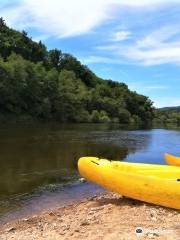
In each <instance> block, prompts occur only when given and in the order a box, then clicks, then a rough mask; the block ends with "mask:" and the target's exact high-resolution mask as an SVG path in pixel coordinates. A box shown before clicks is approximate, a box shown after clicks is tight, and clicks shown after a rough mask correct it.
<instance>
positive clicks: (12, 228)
mask: <svg viewBox="0 0 180 240" xmlns="http://www.w3.org/2000/svg"><path fill="white" fill-rule="evenodd" d="M15 230H16V228H15V227H10V228H8V229H7V230H6V232H12V231H15Z"/></svg>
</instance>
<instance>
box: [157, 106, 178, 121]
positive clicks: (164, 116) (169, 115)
mask: <svg viewBox="0 0 180 240" xmlns="http://www.w3.org/2000/svg"><path fill="white" fill-rule="evenodd" d="M153 122H154V124H158V125H174V126H180V107H172V108H170V107H169V108H162V109H157V110H156V111H155V118H154V121H153Z"/></svg>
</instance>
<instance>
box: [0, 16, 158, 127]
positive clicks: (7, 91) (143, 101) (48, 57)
mask: <svg viewBox="0 0 180 240" xmlns="http://www.w3.org/2000/svg"><path fill="white" fill-rule="evenodd" d="M153 116H154V108H153V103H152V102H151V100H150V99H149V98H148V97H146V96H143V95H140V94H138V93H136V92H132V91H130V90H129V89H128V86H127V85H126V84H124V83H119V82H115V81H112V80H103V79H101V78H99V77H98V76H96V75H95V74H94V73H93V72H92V71H91V70H90V69H89V68H88V67H87V66H85V65H82V64H81V62H80V61H78V60H77V59H76V58H75V57H74V56H72V55H70V54H66V53H62V52H61V51H60V50H58V49H52V50H50V51H48V50H47V48H46V46H45V45H44V44H43V43H42V42H41V41H40V42H35V41H32V39H31V38H29V37H28V34H27V33H26V32H25V31H22V32H19V31H16V30H14V29H11V28H9V27H8V26H7V25H6V23H5V21H4V20H3V19H2V18H0V121H3V120H7V119H15V120H18V119H21V120H25V121H26V120H28V119H37V120H56V121H59V122H95V123H102V122H115V123H123V124H124V123H126V124H129V123H136V124H150V123H151V122H152V120H153Z"/></svg>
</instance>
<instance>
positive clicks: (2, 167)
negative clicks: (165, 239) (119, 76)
mask: <svg viewBox="0 0 180 240" xmlns="http://www.w3.org/2000/svg"><path fill="white" fill-rule="evenodd" d="M164 152H170V153H174V154H177V155H180V131H178V130H165V129H150V130H132V129H126V128H125V127H121V128H120V127H119V126H118V127H117V126H116V127H115V126H105V125H93V124H91V125H87V124H81V125H80V124H77V125H75V124H74V125H70V124H69V125H58V124H49V125H47V124H41V125H34V126H20V125H18V126H17V125H16V126H1V127H0V216H1V220H2V219H5V218H6V217H7V216H8V217H9V218H11V219H12V218H16V217H17V216H18V214H20V215H21V216H24V215H25V214H29V213H31V212H37V211H41V210H43V209H45V208H50V207H52V206H56V205H58V204H60V203H62V204H64V203H66V202H70V201H71V200H76V199H79V198H82V197H86V196H90V195H91V194H94V193H98V192H100V191H102V189H100V188H98V187H96V186H94V185H92V184H87V183H86V184H85V185H83V184H80V183H78V178H79V176H78V173H77V169H76V164H77V160H78V158H79V157H81V156H87V155H89V156H98V157H103V158H109V159H116V160H125V161H131V162H148V163H158V164H164V160H163V154H164Z"/></svg>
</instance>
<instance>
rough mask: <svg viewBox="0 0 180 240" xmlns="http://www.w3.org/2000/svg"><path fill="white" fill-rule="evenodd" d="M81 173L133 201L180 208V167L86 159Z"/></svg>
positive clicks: (80, 163)
mask: <svg viewBox="0 0 180 240" xmlns="http://www.w3.org/2000/svg"><path fill="white" fill-rule="evenodd" d="M78 169H79V173H80V175H81V176H82V177H84V178H86V179H87V180H89V181H91V182H94V183H96V184H99V185H100V186H102V187H104V188H106V189H108V190H110V191H113V192H116V193H119V194H121V195H123V196H126V197H130V198H133V199H137V200H141V201H145V202H149V203H153V204H157V205H162V206H166V207H170V208H175V209H180V168H179V167H174V166H167V165H154V164H141V163H127V162H117V161H108V160H105V159H98V158H95V157H84V158H80V159H79V161H78Z"/></svg>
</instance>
